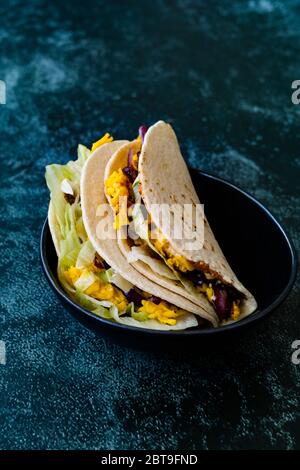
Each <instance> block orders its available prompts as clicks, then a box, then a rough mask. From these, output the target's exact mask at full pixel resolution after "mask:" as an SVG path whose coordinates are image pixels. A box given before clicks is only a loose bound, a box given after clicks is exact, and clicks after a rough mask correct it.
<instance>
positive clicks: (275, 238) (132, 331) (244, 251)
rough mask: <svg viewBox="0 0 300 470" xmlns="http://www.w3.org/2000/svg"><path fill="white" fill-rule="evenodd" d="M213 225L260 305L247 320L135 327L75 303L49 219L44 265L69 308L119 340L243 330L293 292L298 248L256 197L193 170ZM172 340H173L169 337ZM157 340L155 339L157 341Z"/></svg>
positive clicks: (42, 251) (43, 237)
mask: <svg viewBox="0 0 300 470" xmlns="http://www.w3.org/2000/svg"><path fill="white" fill-rule="evenodd" d="M191 175H192V178H193V182H194V185H195V188H196V191H197V192H198V194H199V197H200V200H201V202H202V203H203V204H204V210H205V213H206V215H207V218H208V220H209V222H210V225H211V227H212V230H213V231H214V234H215V236H216V239H217V240H218V241H219V243H220V245H221V247H222V249H223V251H224V254H225V256H226V257H227V259H228V261H229V263H230V265H231V267H232V268H233V270H234V271H235V273H236V274H237V276H238V278H239V279H240V280H241V282H242V283H243V284H244V285H245V286H246V287H247V288H248V289H249V290H250V292H252V293H253V295H254V296H255V298H256V300H257V304H258V308H257V310H256V311H255V312H254V313H253V314H251V315H249V316H248V317H246V318H245V319H243V320H241V321H239V322H236V323H232V324H230V325H226V326H223V327H221V328H217V329H214V328H204V329H200V328H194V329H190V330H184V331H177V332H175V331H156V330H146V329H142V328H134V327H129V326H126V325H121V324H117V323H113V322H111V321H109V320H105V319H102V318H100V317H97V316H96V315H94V314H93V313H91V312H89V311H88V310H86V309H84V308H83V307H81V306H80V305H78V304H77V303H75V302H74V301H73V300H72V299H71V298H70V297H69V296H68V295H67V294H66V293H65V292H64V290H63V289H62V287H61V286H60V284H59V282H58V279H57V274H56V268H57V256H56V253H55V249H54V245H53V242H52V238H51V234H50V230H49V226H48V221H47V219H46V221H45V223H44V226H43V229H42V234H41V242H40V255H41V261H42V266H43V269H44V272H45V275H46V277H47V280H48V282H49V284H50V286H51V287H52V289H53V290H54V291H55V292H56V294H57V295H58V297H59V298H60V299H61V301H62V303H63V304H64V305H65V307H66V308H67V309H68V310H69V311H70V312H71V313H72V315H74V316H75V317H76V318H77V319H78V320H79V321H80V322H81V323H83V324H84V325H85V326H87V327H88V328H90V329H92V330H94V331H95V332H97V333H100V334H103V333H109V334H113V335H114V336H116V337H118V338H119V339H121V340H125V342H127V341H128V343H129V344H131V343H132V340H134V342H136V341H137V340H138V341H140V340H141V341H142V342H144V341H145V340H147V338H149V337H150V339H151V340H154V339H155V340H157V339H161V340H162V341H166V339H167V338H168V340H171V341H173V340H174V341H175V343H176V344H178V341H179V340H183V339H187V340H188V342H190V341H192V340H193V339H197V340H198V342H199V339H200V337H201V338H204V337H207V338H208V337H209V338H211V339H212V337H215V336H217V337H218V338H219V335H225V334H228V333H230V332H231V333H233V332H236V331H240V330H241V329H242V328H244V327H246V326H247V325H250V324H251V323H253V322H256V321H257V320H259V319H261V318H262V317H265V316H266V315H268V314H269V313H270V312H272V311H273V310H274V309H275V308H276V307H278V306H279V305H280V304H281V303H282V302H283V300H284V299H285V298H286V297H287V295H288V293H289V292H290V290H291V288H292V286H293V283H294V280H295V276H296V270H297V267H296V265H297V263H296V255H295V249H294V247H293V244H292V242H291V240H290V239H289V237H288V235H287V234H286V232H285V230H284V229H283V228H282V226H281V225H280V224H279V222H278V221H277V220H276V219H275V217H274V216H273V215H272V214H271V213H270V212H269V210H268V209H266V208H265V207H264V206H263V205H262V204H261V203H260V202H258V201H257V200H256V199H255V198H253V197H252V196H250V195H249V194H247V193H246V192H245V191H243V190H241V189H239V188H237V187H236V186H234V185H233V184H231V183H229V182H227V181H224V180H222V179H221V178H218V177H216V176H213V175H210V174H207V173H204V172H201V171H198V170H191ZM168 343H169V341H168ZM155 344H157V343H156V342H155Z"/></svg>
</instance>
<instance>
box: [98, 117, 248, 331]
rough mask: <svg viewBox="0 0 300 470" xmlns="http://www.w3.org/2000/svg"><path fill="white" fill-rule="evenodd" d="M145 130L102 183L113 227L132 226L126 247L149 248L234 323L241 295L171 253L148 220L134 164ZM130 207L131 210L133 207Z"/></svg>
mask: <svg viewBox="0 0 300 470" xmlns="http://www.w3.org/2000/svg"><path fill="white" fill-rule="evenodd" d="M146 131H147V129H146V128H145V126H142V127H141V128H140V129H139V137H138V139H137V140H136V141H135V142H134V146H133V147H134V149H135V152H133V150H132V148H130V150H129V152H128V159H127V165H126V166H124V167H123V168H118V169H117V170H114V171H113V172H112V173H111V174H110V175H109V177H108V178H107V179H106V181H105V189H106V194H107V195H108V197H109V200H110V203H111V205H112V207H113V209H114V212H115V222H114V227H115V228H116V229H117V230H119V229H121V228H122V227H124V226H127V225H130V224H132V223H133V225H134V230H135V233H136V234H137V235H138V236H139V237H136V236H135V237H133V239H130V238H129V239H128V243H129V244H130V246H138V247H139V246H143V245H144V244H145V243H146V244H147V245H148V246H149V247H150V248H151V255H152V256H153V257H154V258H157V257H158V256H157V255H159V257H160V259H161V258H162V259H163V260H164V262H165V263H166V264H167V266H168V267H169V268H170V270H171V271H172V272H173V273H175V275H176V277H177V278H178V279H179V280H180V281H181V282H182V283H183V285H185V286H188V287H191V289H192V290H193V292H198V293H202V294H204V295H205V297H206V298H207V300H208V301H209V302H210V304H212V306H213V307H214V310H215V312H216V314H217V316H218V318H219V321H220V322H221V323H223V322H226V321H228V320H237V319H238V318H239V317H240V314H241V304H242V302H243V300H244V299H245V296H244V294H243V293H241V292H239V291H238V290H237V289H236V288H235V287H233V286H232V285H230V284H227V283H225V282H224V281H223V280H222V279H221V278H220V276H218V274H217V273H215V272H212V271H210V269H209V268H208V266H206V265H205V264H204V263H201V262H200V263H195V262H192V261H190V260H188V259H187V258H185V257H184V256H182V255H180V254H178V253H176V252H174V250H173V249H172V247H171V245H170V243H169V242H168V240H166V239H165V238H164V237H163V235H162V233H161V232H160V230H159V229H158V227H156V226H155V225H154V223H153V222H152V221H151V216H150V214H149V213H148V212H147V210H146V208H145V205H144V203H143V196H142V194H143V192H142V186H141V183H140V181H139V175H138V161H139V156H140V152H141V149H142V145H143V140H144V136H145V133H146ZM122 196H125V197H126V201H127V202H126V204H125V205H124V204H120V200H121V199H120V198H122ZM133 206H134V207H133Z"/></svg>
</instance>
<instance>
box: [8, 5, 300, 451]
mask: <svg viewBox="0 0 300 470" xmlns="http://www.w3.org/2000/svg"><path fill="white" fill-rule="evenodd" d="M299 22H300V6H299V2H297V1H296V0H285V1H271V0H249V1H244V0H243V1H242V0H240V1H237V0H235V1H233V2H223V1H221V0H219V1H216V0H214V1H210V2H204V1H202V2H201V1H199V2H196V1H186V0H177V1H176V2H169V1H158V0H156V1H151V2H150V1H149V2H138V1H127V2H121V1H114V2H101V1H98V2H96V1H91V0H85V1H84V2H79V1H78V2H77V1H72V2H63V1H53V2H47V1H38V0H37V1H28V2H22V1H21V0H19V1H17V0H16V1H6V0H3V1H1V3H0V80H5V82H6V84H7V104H6V105H3V106H2V105H0V132H1V139H0V156H1V186H0V191H1V193H0V197H1V205H0V212H1V226H0V233H1V238H0V246H1V258H0V273H1V277H0V287H1V299H0V308H1V310H0V340H1V341H4V342H5V346H6V356H7V362H6V365H1V364H0V448H1V449H16V448H17V449H26V448H34V449H41V448H48V449H54V448H59V449H78V448H79V449H99V448H111V449H120V448H130V449H134V448H153V449H166V448H172V449H175V448H185V449H200V448H255V447H258V448H297V447H298V448H299V447H300V445H299V440H300V436H299V372H300V365H299V366H296V365H293V364H292V363H291V352H292V350H291V343H292V342H293V341H294V340H295V339H299V338H300V331H299V315H300V305H299V293H300V290H299V285H297V286H296V287H295V288H294V290H293V292H292V294H291V295H290V297H289V299H288V300H287V301H286V302H285V304H284V305H283V306H282V307H281V308H279V310H278V311H277V312H276V313H275V314H274V315H272V316H271V317H270V318H269V319H268V320H267V321H265V322H263V323H261V324H258V325H257V326H255V328H253V329H251V330H249V332H247V333H246V334H243V336H242V337H241V338H236V339H235V340H234V341H231V342H230V344H227V345H225V346H224V345H222V347H221V346H218V345H214V346H213V348H211V349H209V348H208V349H207V350H206V351H203V350H200V351H199V353H198V354H191V353H188V352H184V351H178V352H177V353H176V354H174V353H158V352H156V353H155V352H153V353H149V352H138V351H134V350H130V349H126V348H123V347H122V346H119V345H116V344H113V343H112V342H111V341H109V340H107V339H102V338H96V337H95V336H94V335H93V334H92V333H91V332H89V331H87V330H85V329H84V328H83V327H81V326H80V325H79V324H78V323H77V322H76V321H75V320H73V319H72V318H71V317H70V316H69V315H67V313H66V312H65V311H64V310H63V308H62V307H61V305H60V304H59V302H58V300H57V299H56V298H55V296H54V294H53V293H52V292H51V291H50V288H49V287H48V285H47V283H46V280H45V279H44V277H43V275H42V272H41V268H40V262H39V258H38V242H39V234H40V229H41V225H42V221H43V219H44V218H45V215H46V212H47V200H48V193H47V189H46V187H45V184H44V176H43V175H44V167H45V165H46V164H48V163H53V162H66V161H67V160H68V159H70V158H73V157H74V156H75V151H76V146H77V143H79V142H82V143H84V144H86V145H90V143H91V142H92V141H94V140H96V139H97V138H98V137H99V136H101V135H102V134H103V133H104V132H105V131H111V132H112V133H113V135H114V136H115V137H116V138H128V137H130V136H134V135H135V134H136V129H137V127H138V126H139V125H140V124H141V123H152V122H154V121H156V120H157V119H166V120H168V121H170V122H172V123H173V125H174V126H175V129H176V131H177V132H178V135H179V139H180V141H181V143H182V147H183V151H184V154H185V156H186V158H187V159H188V161H189V163H190V164H191V165H193V166H197V167H199V168H203V169H204V170H207V171H213V172H215V173H217V174H219V175H220V176H223V177H227V178H228V179H230V180H231V181H233V182H235V183H237V184H239V185H240V186H242V187H243V188H244V189H246V190H249V191H250V192H252V193H253V194H254V195H255V196H257V197H258V198H259V199H261V200H262V201H263V202H264V203H266V204H267V205H268V206H269V207H270V209H272V210H273V212H274V213H275V214H276V215H277V216H278V217H279V220H281V222H283V223H284V224H285V225H286V226H287V228H288V229H289V231H290V234H291V235H292V238H293V240H294V242H295V244H296V247H297V248H298V249H299V242H300V238H299V224H300V218H299V213H300V188H299V179H300V153H299V148H300V147H299V121H300V107H297V106H294V105H293V104H292V103H291V99H290V95H291V88H290V87H291V82H292V81H293V80H294V79H299V78H300V68H299V60H298V57H299V48H300V36H299ZM232 229H234V227H232ZM274 256H276V253H274ZM262 269H263V267H262ZM278 269H280V266H279V267H278ZM275 274H276V273H275ZM297 419H298V421H297Z"/></svg>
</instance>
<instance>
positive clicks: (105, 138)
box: [91, 132, 114, 152]
mask: <svg viewBox="0 0 300 470" xmlns="http://www.w3.org/2000/svg"><path fill="white" fill-rule="evenodd" d="M113 140H114V139H113V137H112V136H111V135H110V134H109V133H108V132H107V133H106V134H104V136H103V137H101V139H99V140H97V142H94V143H93V145H92V149H91V150H92V152H93V151H94V150H96V149H97V148H98V147H101V145H103V144H108V143H109V142H112V141H113Z"/></svg>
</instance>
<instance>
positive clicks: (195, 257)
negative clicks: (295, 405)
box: [139, 121, 257, 318]
mask: <svg viewBox="0 0 300 470" xmlns="http://www.w3.org/2000/svg"><path fill="white" fill-rule="evenodd" d="M139 175H140V181H141V187H142V196H143V202H144V204H145V206H146V208H147V209H148V208H150V207H151V208H154V210H152V212H151V218H152V220H153V221H154V223H155V224H157V225H158V227H159V228H160V229H161V230H162V231H163V227H162V226H160V220H159V214H158V212H157V211H156V210H155V207H156V206H155V204H169V202H170V200H172V201H174V202H176V204H181V205H183V204H192V205H193V204H200V201H199V198H198V195H197V193H196V191H195V189H194V186H193V183H192V180H191V177H190V174H189V171H188V168H187V166H186V163H185V161H184V159H183V157H182V154H181V152H180V148H179V144H178V141H177V137H176V134H175V132H174V131H173V129H172V127H171V126H170V125H169V124H166V123H165V122H163V121H159V122H157V123H156V124H154V125H153V126H151V127H150V128H149V129H148V131H147V133H146V136H145V140H144V143H143V147H142V151H141V154H140V158H139ZM171 217H172V213H171ZM171 225H172V222H171ZM190 229H191V230H192V227H190ZM163 235H164V236H165V237H166V239H167V240H168V241H169V243H170V244H171V246H172V248H173V249H174V251H175V252H176V253H179V254H181V255H182V256H184V257H186V258H187V259H188V260H190V261H194V262H201V263H203V264H204V265H205V266H207V268H208V269H209V270H210V271H211V272H215V273H217V274H218V276H219V278H220V279H221V280H222V281H223V282H225V283H227V284H229V285H232V286H234V287H235V288H236V289H237V290H238V291H239V292H242V293H243V294H244V295H245V300H244V301H243V304H242V310H241V317H240V318H242V317H243V316H246V315H248V314H250V313H252V312H253V311H254V310H255V309H256V307H257V303H256V301H255V299H254V297H253V295H252V294H251V293H250V292H249V291H248V290H247V289H246V288H245V287H244V286H243V284H242V283H241V282H240V281H239V280H238V278H237V276H236V275H235V273H234V272H233V271H232V269H231V267H230V266H229V263H228V261H227V260H226V258H225V256H224V254H223V252H222V250H221V248H220V246H219V244H218V242H217V240H216V239H215V237H214V234H213V232H212V230H211V228H210V226H209V223H208V221H207V219H205V231H204V244H203V248H202V249H200V250H199V249H198V250H194V251H193V250H188V251H187V250H186V249H185V244H186V240H185V239H184V238H183V239H175V238H169V234H168V233H163Z"/></svg>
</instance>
